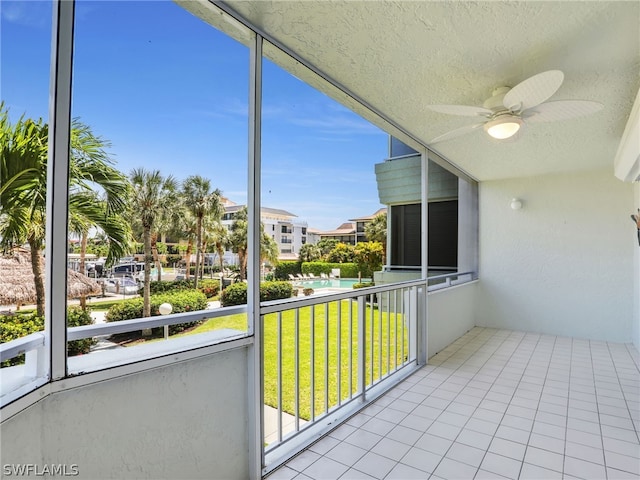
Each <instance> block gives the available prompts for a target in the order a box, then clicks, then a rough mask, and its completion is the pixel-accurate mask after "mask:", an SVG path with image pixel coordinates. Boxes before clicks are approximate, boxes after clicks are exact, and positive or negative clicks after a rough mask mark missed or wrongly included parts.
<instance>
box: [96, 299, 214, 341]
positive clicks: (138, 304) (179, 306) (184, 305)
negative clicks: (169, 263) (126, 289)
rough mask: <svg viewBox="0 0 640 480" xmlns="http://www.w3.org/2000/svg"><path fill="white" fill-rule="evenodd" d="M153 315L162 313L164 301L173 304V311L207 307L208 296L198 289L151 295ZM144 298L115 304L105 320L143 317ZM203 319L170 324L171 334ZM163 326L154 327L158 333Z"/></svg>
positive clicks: (116, 320) (178, 311) (194, 324)
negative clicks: (160, 308)
mask: <svg viewBox="0 0 640 480" xmlns="http://www.w3.org/2000/svg"><path fill="white" fill-rule="evenodd" d="M150 300H151V316H152V317H155V316H157V315H160V311H159V307H160V305H162V304H163V303H169V304H171V306H172V307H173V308H172V311H171V313H183V312H195V311H198V310H205V309H206V308H207V296H206V295H205V294H204V293H202V292H199V291H197V290H178V291H174V292H167V293H161V294H157V295H151V299H150ZM142 308H143V299H142V298H133V299H131V300H125V301H124V302H120V303H118V304H116V305H113V306H112V307H111V308H109V310H108V311H107V314H106V315H105V321H107V322H118V321H121V320H131V319H134V318H142ZM200 323H202V321H196V322H187V323H180V324H178V325H170V326H169V334H170V335H173V334H176V333H180V332H182V331H183V330H186V329H187V328H190V327H194V326H196V325H199V324H200ZM161 329H162V327H158V328H157V329H154V330H155V332H153V333H158V332H160V330H161Z"/></svg>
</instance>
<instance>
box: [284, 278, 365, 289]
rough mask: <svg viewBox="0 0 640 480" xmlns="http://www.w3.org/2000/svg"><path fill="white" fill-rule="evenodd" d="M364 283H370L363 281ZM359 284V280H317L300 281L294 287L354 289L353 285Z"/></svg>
mask: <svg viewBox="0 0 640 480" xmlns="http://www.w3.org/2000/svg"><path fill="white" fill-rule="evenodd" d="M362 281H363V282H367V281H369V280H368V279H364V278H363V279H362ZM354 283H358V279H357V278H317V279H315V280H298V281H296V282H294V285H297V286H301V287H304V288H313V289H314V290H315V289H318V288H353V284H354Z"/></svg>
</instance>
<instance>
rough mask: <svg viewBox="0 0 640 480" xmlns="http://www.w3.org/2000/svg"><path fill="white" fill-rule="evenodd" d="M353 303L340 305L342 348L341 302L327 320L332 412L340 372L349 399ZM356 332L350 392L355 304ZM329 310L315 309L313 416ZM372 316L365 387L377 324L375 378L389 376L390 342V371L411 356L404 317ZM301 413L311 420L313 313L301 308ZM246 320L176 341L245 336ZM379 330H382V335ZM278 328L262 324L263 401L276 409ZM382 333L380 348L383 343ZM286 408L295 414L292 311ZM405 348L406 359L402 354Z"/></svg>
mask: <svg viewBox="0 0 640 480" xmlns="http://www.w3.org/2000/svg"><path fill="white" fill-rule="evenodd" d="M349 303H350V302H349V301H348V300H344V301H342V302H340V308H341V318H342V321H341V328H340V332H341V335H340V345H338V315H337V312H338V302H332V303H331V304H330V305H329V312H328V315H327V318H328V329H327V330H328V337H327V338H328V369H327V371H328V375H327V376H328V381H329V389H328V402H329V404H328V408H331V407H332V406H334V405H336V404H337V399H338V371H340V385H341V391H340V396H341V397H342V399H343V400H344V399H347V398H348V397H349V348H350V344H349V328H350V326H349V322H348V321H347V320H348V318H349ZM352 308H353V317H354V324H353V331H352V342H353V343H352V345H353V352H352V385H351V388H352V391H353V392H354V393H355V391H356V388H357V377H356V375H357V365H358V358H357V357H358V349H357V339H358V326H357V324H356V322H355V316H356V305H355V303H354V304H353V307H352ZM324 312H325V305H317V306H315V322H314V344H315V353H314V362H313V364H314V373H313V376H314V379H315V382H314V383H315V384H314V411H315V414H316V415H320V414H322V413H323V412H324V410H325V394H324V390H325V335H326V333H325V332H326V331H325V323H326V322H325V313H324ZM371 314H372V310H371V308H370V307H369V306H367V310H366V318H367V322H366V329H367V331H366V335H367V354H366V359H367V362H366V365H367V367H366V368H367V376H366V381H367V383H370V381H371V369H372V365H371V350H370V348H371V337H370V330H371V325H372V324H373V332H374V342H373V354H374V355H373V376H374V379H378V378H380V374H381V373H382V375H384V374H386V373H387V361H386V359H387V339H388V340H389V345H390V354H389V358H390V365H389V366H390V368H391V369H394V368H395V367H396V366H397V365H398V364H400V363H402V361H403V358H404V357H405V356H406V354H407V352H408V341H407V338H408V332H407V331H406V329H405V331H404V338H405V340H404V345H403V344H402V338H401V337H400V335H402V333H403V332H402V330H401V329H402V323H403V322H402V315H400V314H394V313H391V314H389V315H387V313H386V312H380V311H379V310H378V309H377V308H375V307H374V309H373V319H372V317H371ZM298 323H299V331H298V336H299V362H298V363H299V372H298V373H299V383H300V385H299V389H298V390H299V399H300V400H299V407H298V408H299V412H300V416H301V417H302V418H305V419H309V418H310V417H311V394H310V392H311V383H312V382H311V335H310V333H311V307H306V308H302V309H300V311H299V322H298ZM246 325H247V317H246V315H243V314H240V315H232V316H229V317H223V318H215V319H211V320H208V321H207V322H205V323H203V324H202V325H200V326H198V327H196V328H195V329H193V330H191V331H190V332H187V333H183V334H179V335H176V337H177V336H183V335H193V334H195V333H202V332H207V331H211V330H217V329H222V328H233V329H236V330H242V331H244V330H246ZM380 327H381V330H380ZM277 329H278V326H277V315H276V314H269V315H267V316H266V318H265V324H264V336H265V342H264V389H265V392H264V396H265V398H264V401H265V403H266V404H267V405H270V406H272V407H277V405H278V396H277V395H278V389H277V380H278V377H277V374H278V363H277V362H278V360H277V359H278V355H277V352H278V344H277V341H278V340H277V339H278V331H277ZM396 329H397V330H398V346H397V350H396V346H395V341H396ZM380 332H381V337H382V342H380ZM282 339H283V341H282V407H283V410H285V411H287V412H289V413H294V412H295V394H296V388H295V387H296V385H295V343H296V342H295V317H294V312H293V311H287V312H284V313H283V314H282ZM403 346H404V353H403ZM380 349H382V359H383V361H382V365H380V364H379V354H380ZM338 350H340V355H341V358H340V365H339V366H338Z"/></svg>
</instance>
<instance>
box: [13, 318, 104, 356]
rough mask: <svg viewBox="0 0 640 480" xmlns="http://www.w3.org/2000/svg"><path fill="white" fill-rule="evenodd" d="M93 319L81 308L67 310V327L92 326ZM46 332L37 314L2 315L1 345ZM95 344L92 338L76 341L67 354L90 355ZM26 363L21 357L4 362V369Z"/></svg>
mask: <svg viewBox="0 0 640 480" xmlns="http://www.w3.org/2000/svg"><path fill="white" fill-rule="evenodd" d="M92 324H93V318H91V314H90V313H89V310H86V311H83V310H82V309H81V308H80V307H75V306H72V307H69V308H68V309H67V326H69V327H78V326H80V325H92ZM42 330H44V318H43V317H39V316H38V315H37V314H36V313H30V314H25V315H23V314H20V313H16V314H12V315H0V343H6V342H10V341H11V340H15V339H17V338H21V337H26V336H27V335H30V334H32V333H35V332H40V331H42ZM94 343H95V340H93V339H92V338H84V339H82V340H74V341H72V342H69V343H68V344H67V353H68V355H69V356H70V357H73V356H75V355H81V354H84V353H89V351H90V350H91V346H92V345H93V344H94ZM22 363H24V355H19V356H17V357H14V358H12V359H11V360H7V361H6V362H2V367H9V366H12V365H20V364H22Z"/></svg>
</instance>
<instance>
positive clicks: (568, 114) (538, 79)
mask: <svg viewBox="0 0 640 480" xmlns="http://www.w3.org/2000/svg"><path fill="white" fill-rule="evenodd" d="M563 80H564V74H563V73H562V72H561V71H560V70H549V71H546V72H542V73H538V74H537V75H534V76H533V77H529V78H527V79H526V80H524V81H522V82H520V83H519V84H518V85H516V86H515V87H513V88H510V87H498V88H496V89H495V90H494V91H493V95H492V96H491V98H489V99H487V100H486V101H485V102H484V104H483V106H482V107H472V106H467V105H429V106H427V108H429V109H430V110H433V111H435V112H440V113H447V114H450V115H463V116H469V117H478V116H479V117H484V120H483V121H482V122H481V123H474V124H471V125H465V126H464V127H461V128H457V129H455V130H451V131H450V132H447V133H445V134H443V135H440V136H438V137H436V138H434V139H433V140H431V142H429V143H431V144H433V143H436V142H442V141H444V140H450V139H452V138H455V137H458V136H460V135H464V134H467V133H470V132H472V131H474V130H476V129H478V128H480V127H483V128H484V131H485V132H487V134H489V135H490V136H491V137H493V138H495V139H498V140H504V139H507V138H510V137H512V136H513V135H515V134H516V133H517V132H518V130H520V128H521V127H522V126H523V125H524V124H529V123H542V122H557V121H560V120H568V119H570V118H575V117H581V116H584V115H590V114H592V113H595V112H597V111H599V110H601V109H602V107H603V105H602V104H601V103H598V102H591V101H588V100H558V101H554V102H547V103H544V102H545V100H547V99H549V98H550V97H551V96H552V95H553V94H554V93H556V92H557V91H558V89H559V88H560V85H562V82H563Z"/></svg>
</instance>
